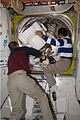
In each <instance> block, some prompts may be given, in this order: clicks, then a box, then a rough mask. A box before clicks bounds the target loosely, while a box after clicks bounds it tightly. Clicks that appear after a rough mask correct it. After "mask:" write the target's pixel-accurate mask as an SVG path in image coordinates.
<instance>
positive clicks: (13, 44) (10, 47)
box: [8, 41, 18, 50]
mask: <svg viewBox="0 0 80 120" xmlns="http://www.w3.org/2000/svg"><path fill="white" fill-rule="evenodd" d="M17 45H18V43H17V42H16V41H11V42H10V43H9V44H8V47H9V49H10V50H12V49H13V48H16V47H17Z"/></svg>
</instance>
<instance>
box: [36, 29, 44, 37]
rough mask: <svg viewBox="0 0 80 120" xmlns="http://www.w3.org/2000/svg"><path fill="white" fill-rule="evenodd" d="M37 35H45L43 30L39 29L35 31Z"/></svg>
mask: <svg viewBox="0 0 80 120" xmlns="http://www.w3.org/2000/svg"><path fill="white" fill-rule="evenodd" d="M35 35H38V36H39V37H41V38H42V37H43V32H42V31H40V30H37V31H36V32H35Z"/></svg>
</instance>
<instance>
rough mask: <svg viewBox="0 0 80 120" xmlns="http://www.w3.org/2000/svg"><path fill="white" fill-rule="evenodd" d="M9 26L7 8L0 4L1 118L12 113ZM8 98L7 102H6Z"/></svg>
mask: <svg viewBox="0 0 80 120" xmlns="http://www.w3.org/2000/svg"><path fill="white" fill-rule="evenodd" d="M8 43H9V27H8V18H7V11H6V8H3V7H2V5H1V4H0V102H1V103H0V112H1V114H0V119H1V120H3V118H7V117H8V116H9V113H10V108H9V104H8V100H6V98H7V96H8V90H7V80H8V76H7V59H8V55H9V49H8ZM5 100H6V102H5Z"/></svg>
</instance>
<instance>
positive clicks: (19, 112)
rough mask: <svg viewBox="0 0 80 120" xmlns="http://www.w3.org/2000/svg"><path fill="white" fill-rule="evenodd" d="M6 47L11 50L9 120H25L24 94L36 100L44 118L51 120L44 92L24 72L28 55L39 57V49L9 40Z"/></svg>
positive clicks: (27, 64)
mask: <svg viewBox="0 0 80 120" xmlns="http://www.w3.org/2000/svg"><path fill="white" fill-rule="evenodd" d="M8 47H9V48H10V50H11V53H10V55H9V59H8V82H7V86H8V91H9V95H10V99H11V105H12V111H11V114H10V120H25V119H24V117H25V114H26V112H27V111H26V95H28V96H30V97H31V98H33V99H36V100H37V101H38V103H39V105H40V108H41V111H42V114H43V118H44V120H53V116H52V112H51V109H50V106H49V102H48V98H47V96H46V94H45V92H44V91H43V90H42V89H41V88H40V87H39V86H38V85H37V83H36V82H35V81H34V80H33V79H32V78H30V77H29V76H28V75H27V74H26V73H28V72H29V71H30V66H29V55H32V56H35V57H40V56H41V53H40V51H39V50H36V49H34V48H31V47H26V46H25V47H19V45H18V43H17V42H15V41H12V42H10V43H9V45H8Z"/></svg>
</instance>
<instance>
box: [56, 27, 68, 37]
mask: <svg viewBox="0 0 80 120" xmlns="http://www.w3.org/2000/svg"><path fill="white" fill-rule="evenodd" d="M66 36H67V29H66V28H60V29H59V30H58V37H59V38H63V37H66Z"/></svg>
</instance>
